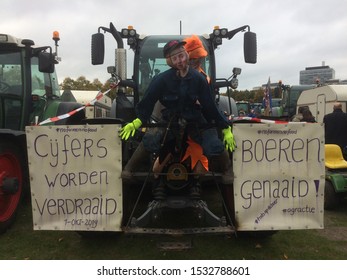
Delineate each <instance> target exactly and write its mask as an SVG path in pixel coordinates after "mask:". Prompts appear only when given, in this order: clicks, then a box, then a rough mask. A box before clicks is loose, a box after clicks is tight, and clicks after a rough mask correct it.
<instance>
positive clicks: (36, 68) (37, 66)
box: [0, 32, 84, 233]
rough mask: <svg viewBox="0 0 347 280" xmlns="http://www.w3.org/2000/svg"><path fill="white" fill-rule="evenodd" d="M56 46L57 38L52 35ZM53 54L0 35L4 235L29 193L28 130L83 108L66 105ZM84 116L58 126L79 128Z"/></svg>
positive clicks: (0, 225)
mask: <svg viewBox="0 0 347 280" xmlns="http://www.w3.org/2000/svg"><path fill="white" fill-rule="evenodd" d="M53 39H54V40H55V43H56V47H57V42H58V41H59V39H60V38H59V33H58V32H55V33H54V35H53ZM57 63H58V56H57V48H56V51H55V53H53V52H52V48H51V47H49V46H36V45H35V44H34V41H32V40H29V39H23V40H22V39H19V38H16V37H14V36H12V35H9V34H0V233H2V232H4V231H6V229H7V228H9V227H10V226H11V224H12V223H13V222H14V220H15V217H16V213H17V210H18V206H19V204H20V201H21V198H22V196H23V193H24V190H25V189H26V191H27V192H28V190H29V180H28V161H27V153H26V151H27V149H26V135H25V126H27V125H36V124H38V123H39V122H40V121H42V120H44V119H46V118H49V117H54V116H57V115H59V114H64V113H67V112H69V111H72V110H74V109H76V108H77V107H80V106H81V105H80V104H78V103H72V102H70V103H68V102H62V101H61V100H60V91H59V86H58V80H57V75H56V72H55V64H57ZM82 118H84V112H83V111H81V112H79V113H78V114H76V115H74V116H73V117H72V118H68V119H65V120H60V121H56V122H55V123H54V124H77V123H80V120H81V119H82Z"/></svg>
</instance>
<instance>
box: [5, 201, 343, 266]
mask: <svg viewBox="0 0 347 280" xmlns="http://www.w3.org/2000/svg"><path fill="white" fill-rule="evenodd" d="M32 228H33V227H32V216H31V208H30V205H29V204H28V203H27V204H24V205H22V207H21V209H20V211H19V213H18V218H17V221H16V223H15V224H14V226H13V227H12V228H11V229H9V230H8V231H7V232H6V233H5V234H3V235H1V236H0V259H2V260H24V259H29V260H114V259H118V260H135V259H138V260H152V259H160V260H183V259H184V260H199V259H205V260H209V259H210V260H218V259H228V260H242V259H246V260H282V259H290V260H345V259H347V201H344V203H343V205H342V206H341V207H340V208H339V209H337V210H335V211H326V212H325V229H324V230H293V231H279V232H277V233H276V234H274V235H272V236H271V237H268V238H256V237H237V238H236V237H234V236H229V237H226V236H220V235H218V236H193V237H179V238H172V237H171V238H170V237H162V236H128V235H124V234H120V235H117V236H102V237H100V238H94V239H90V238H83V237H81V236H80V235H79V234H77V233H75V232H64V231H34V230H33V229H32ZM171 241H180V242H183V241H184V242H188V243H190V244H191V245H192V248H190V249H187V250H182V251H172V250H171V251H168V250H166V251H163V250H161V249H160V248H158V244H159V243H160V242H171Z"/></svg>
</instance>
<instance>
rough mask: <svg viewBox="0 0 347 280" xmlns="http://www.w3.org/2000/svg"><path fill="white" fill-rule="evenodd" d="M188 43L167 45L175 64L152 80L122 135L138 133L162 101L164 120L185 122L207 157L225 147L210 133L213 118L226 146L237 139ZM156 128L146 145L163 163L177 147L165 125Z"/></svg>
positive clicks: (168, 56) (230, 146)
mask: <svg viewBox="0 0 347 280" xmlns="http://www.w3.org/2000/svg"><path fill="white" fill-rule="evenodd" d="M185 44H186V42H184V41H179V40H172V41H170V42H168V43H167V44H166V45H165V46H164V50H163V51H164V57H165V58H166V59H167V60H169V62H170V64H169V65H170V66H172V68H171V69H169V70H167V71H165V72H163V73H161V74H159V75H158V76H157V77H156V78H155V79H153V80H152V82H151V83H150V85H149V87H148V88H147V90H146V93H145V95H144V97H143V99H142V100H141V101H140V102H139V103H138V104H137V107H136V113H137V116H138V118H136V119H135V120H134V121H132V122H131V123H128V124H127V125H125V126H124V127H123V128H122V129H121V132H120V137H121V138H122V139H123V140H127V139H128V138H129V137H130V136H134V134H135V131H136V130H137V129H138V128H140V127H141V125H142V124H143V123H145V122H147V121H149V119H150V116H151V114H152V111H153V109H154V106H155V104H156V102H157V101H160V103H161V104H162V105H163V106H164V107H165V108H164V109H163V110H162V118H163V119H162V121H163V122H165V123H166V124H168V126H169V125H170V124H172V123H180V124H184V125H185V128H186V132H187V133H188V136H189V137H190V138H191V139H192V140H194V141H195V142H196V143H199V144H200V145H201V147H202V149H203V153H204V155H205V156H206V157H211V156H216V155H219V154H221V153H223V151H224V146H223V143H222V141H221V140H220V139H219V138H218V135H217V134H212V135H211V133H206V132H209V131H210V130H209V129H206V127H207V124H208V123H212V122H213V123H214V125H215V126H216V127H219V128H220V129H222V133H223V142H224V144H225V148H226V149H227V150H229V151H233V150H234V148H235V142H234V137H233V134H232V132H231V127H230V126H229V123H228V121H227V120H226V119H225V118H224V117H223V116H222V115H221V114H220V112H219V111H218V109H217V107H216V105H215V102H214V100H213V95H212V93H211V88H210V86H209V84H208V82H207V80H206V78H204V77H203V76H202V75H201V74H200V73H199V72H198V71H196V70H195V69H193V68H192V67H189V56H188V53H187V51H186V50H185V48H184V45H185ZM204 126H205V129H204ZM152 131H154V133H146V134H145V135H144V137H143V145H144V148H145V149H146V150H147V151H148V152H151V153H155V154H157V155H159V163H162V162H163V161H164V160H165V159H166V158H167V157H168V155H169V154H170V153H172V152H173V151H172V149H174V148H175V147H174V145H172V142H171V143H170V141H172V135H170V133H168V132H167V131H168V130H167V129H166V128H165V127H158V128H156V129H155V130H152ZM169 131H170V130H169ZM211 136H212V137H211ZM162 141H164V142H163V143H162ZM159 172H160V170H155V172H154V176H155V177H158V178H159V176H158V173H159ZM158 182H159V181H158Z"/></svg>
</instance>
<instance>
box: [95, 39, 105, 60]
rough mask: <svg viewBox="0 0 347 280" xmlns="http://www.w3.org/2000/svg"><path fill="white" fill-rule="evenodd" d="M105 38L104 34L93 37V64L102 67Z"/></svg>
mask: <svg viewBox="0 0 347 280" xmlns="http://www.w3.org/2000/svg"><path fill="white" fill-rule="evenodd" d="M104 57H105V38H104V34H102V33H95V34H93V35H92V64H93V65H100V64H103V63H104Z"/></svg>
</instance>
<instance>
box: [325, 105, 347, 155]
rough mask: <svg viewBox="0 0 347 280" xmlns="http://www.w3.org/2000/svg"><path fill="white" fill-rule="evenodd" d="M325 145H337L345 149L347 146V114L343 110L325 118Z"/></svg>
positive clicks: (337, 110) (336, 110)
mask: <svg viewBox="0 0 347 280" xmlns="http://www.w3.org/2000/svg"><path fill="white" fill-rule="evenodd" d="M323 122H324V124H325V143H326V144H337V145H339V146H340V147H341V149H343V148H344V147H346V145H347V114H346V113H344V112H343V111H342V110H341V109H335V110H334V112H332V113H330V114H327V115H325V116H324V119H323Z"/></svg>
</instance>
